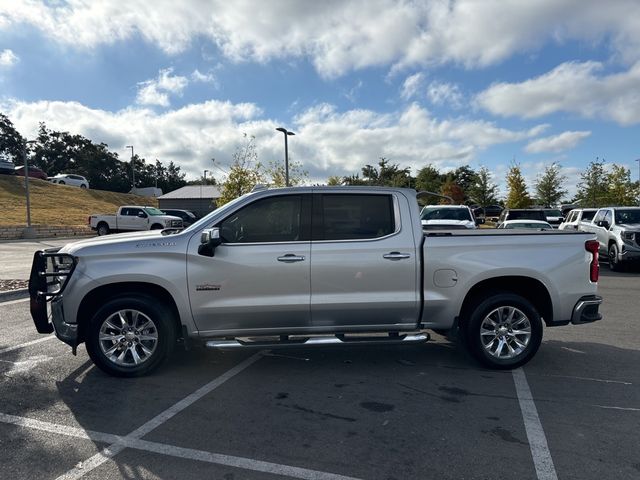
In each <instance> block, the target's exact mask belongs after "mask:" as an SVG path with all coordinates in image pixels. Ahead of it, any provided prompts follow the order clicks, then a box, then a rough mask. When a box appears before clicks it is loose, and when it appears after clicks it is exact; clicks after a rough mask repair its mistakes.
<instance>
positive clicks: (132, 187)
mask: <svg viewBox="0 0 640 480" xmlns="http://www.w3.org/2000/svg"><path fill="white" fill-rule="evenodd" d="M124 148H130V149H131V172H132V177H131V178H132V182H131V183H132V185H131V189H132V190H133V189H135V188H136V165H135V163H134V162H133V145H127V146H126V147H124Z"/></svg>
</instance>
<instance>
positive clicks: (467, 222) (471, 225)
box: [421, 219, 476, 228]
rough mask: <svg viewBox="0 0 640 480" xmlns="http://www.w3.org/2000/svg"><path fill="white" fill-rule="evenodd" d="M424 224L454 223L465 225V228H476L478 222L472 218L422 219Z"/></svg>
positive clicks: (443, 224)
mask: <svg viewBox="0 0 640 480" xmlns="http://www.w3.org/2000/svg"><path fill="white" fill-rule="evenodd" d="M421 222H422V225H432V226H435V225H441V226H443V227H444V226H446V225H452V226H455V227H464V228H476V224H475V223H474V222H472V221H471V220H446V219H443V220H421Z"/></svg>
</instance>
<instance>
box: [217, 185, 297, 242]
mask: <svg viewBox="0 0 640 480" xmlns="http://www.w3.org/2000/svg"><path fill="white" fill-rule="evenodd" d="M301 213H302V196H300V195H287V196H280V197H268V198H264V199H262V200H257V201H256V202H253V203H251V204H250V205H247V206H246V207H244V208H242V209H240V210H238V211H237V212H235V213H233V214H232V215H231V216H229V217H227V218H226V219H224V220H223V221H222V222H221V223H220V237H221V239H222V241H223V242H224V243H265V242H296V241H300V240H302V237H301Z"/></svg>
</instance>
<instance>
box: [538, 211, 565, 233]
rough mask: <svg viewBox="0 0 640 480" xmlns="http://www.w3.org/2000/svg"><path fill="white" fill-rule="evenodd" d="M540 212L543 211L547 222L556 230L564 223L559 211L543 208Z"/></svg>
mask: <svg viewBox="0 0 640 480" xmlns="http://www.w3.org/2000/svg"><path fill="white" fill-rule="evenodd" d="M542 210H543V211H544V216H545V218H546V219H547V222H549V223H550V224H551V226H552V227H553V228H558V227H559V226H560V224H561V223H562V222H563V221H564V216H563V215H562V212H561V211H560V210H559V209H557V208H543V209H542Z"/></svg>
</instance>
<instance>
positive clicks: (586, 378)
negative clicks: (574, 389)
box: [529, 373, 633, 385]
mask: <svg viewBox="0 0 640 480" xmlns="http://www.w3.org/2000/svg"><path fill="white" fill-rule="evenodd" d="M529 375H536V376H538V377H552V378H571V379H573V380H584V381H587V382H600V383H617V384H620V385H633V383H631V382H623V381H622V380H607V379H606V378H591V377H576V376H575V375H552V374H543V373H533V374H532V373H529Z"/></svg>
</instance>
